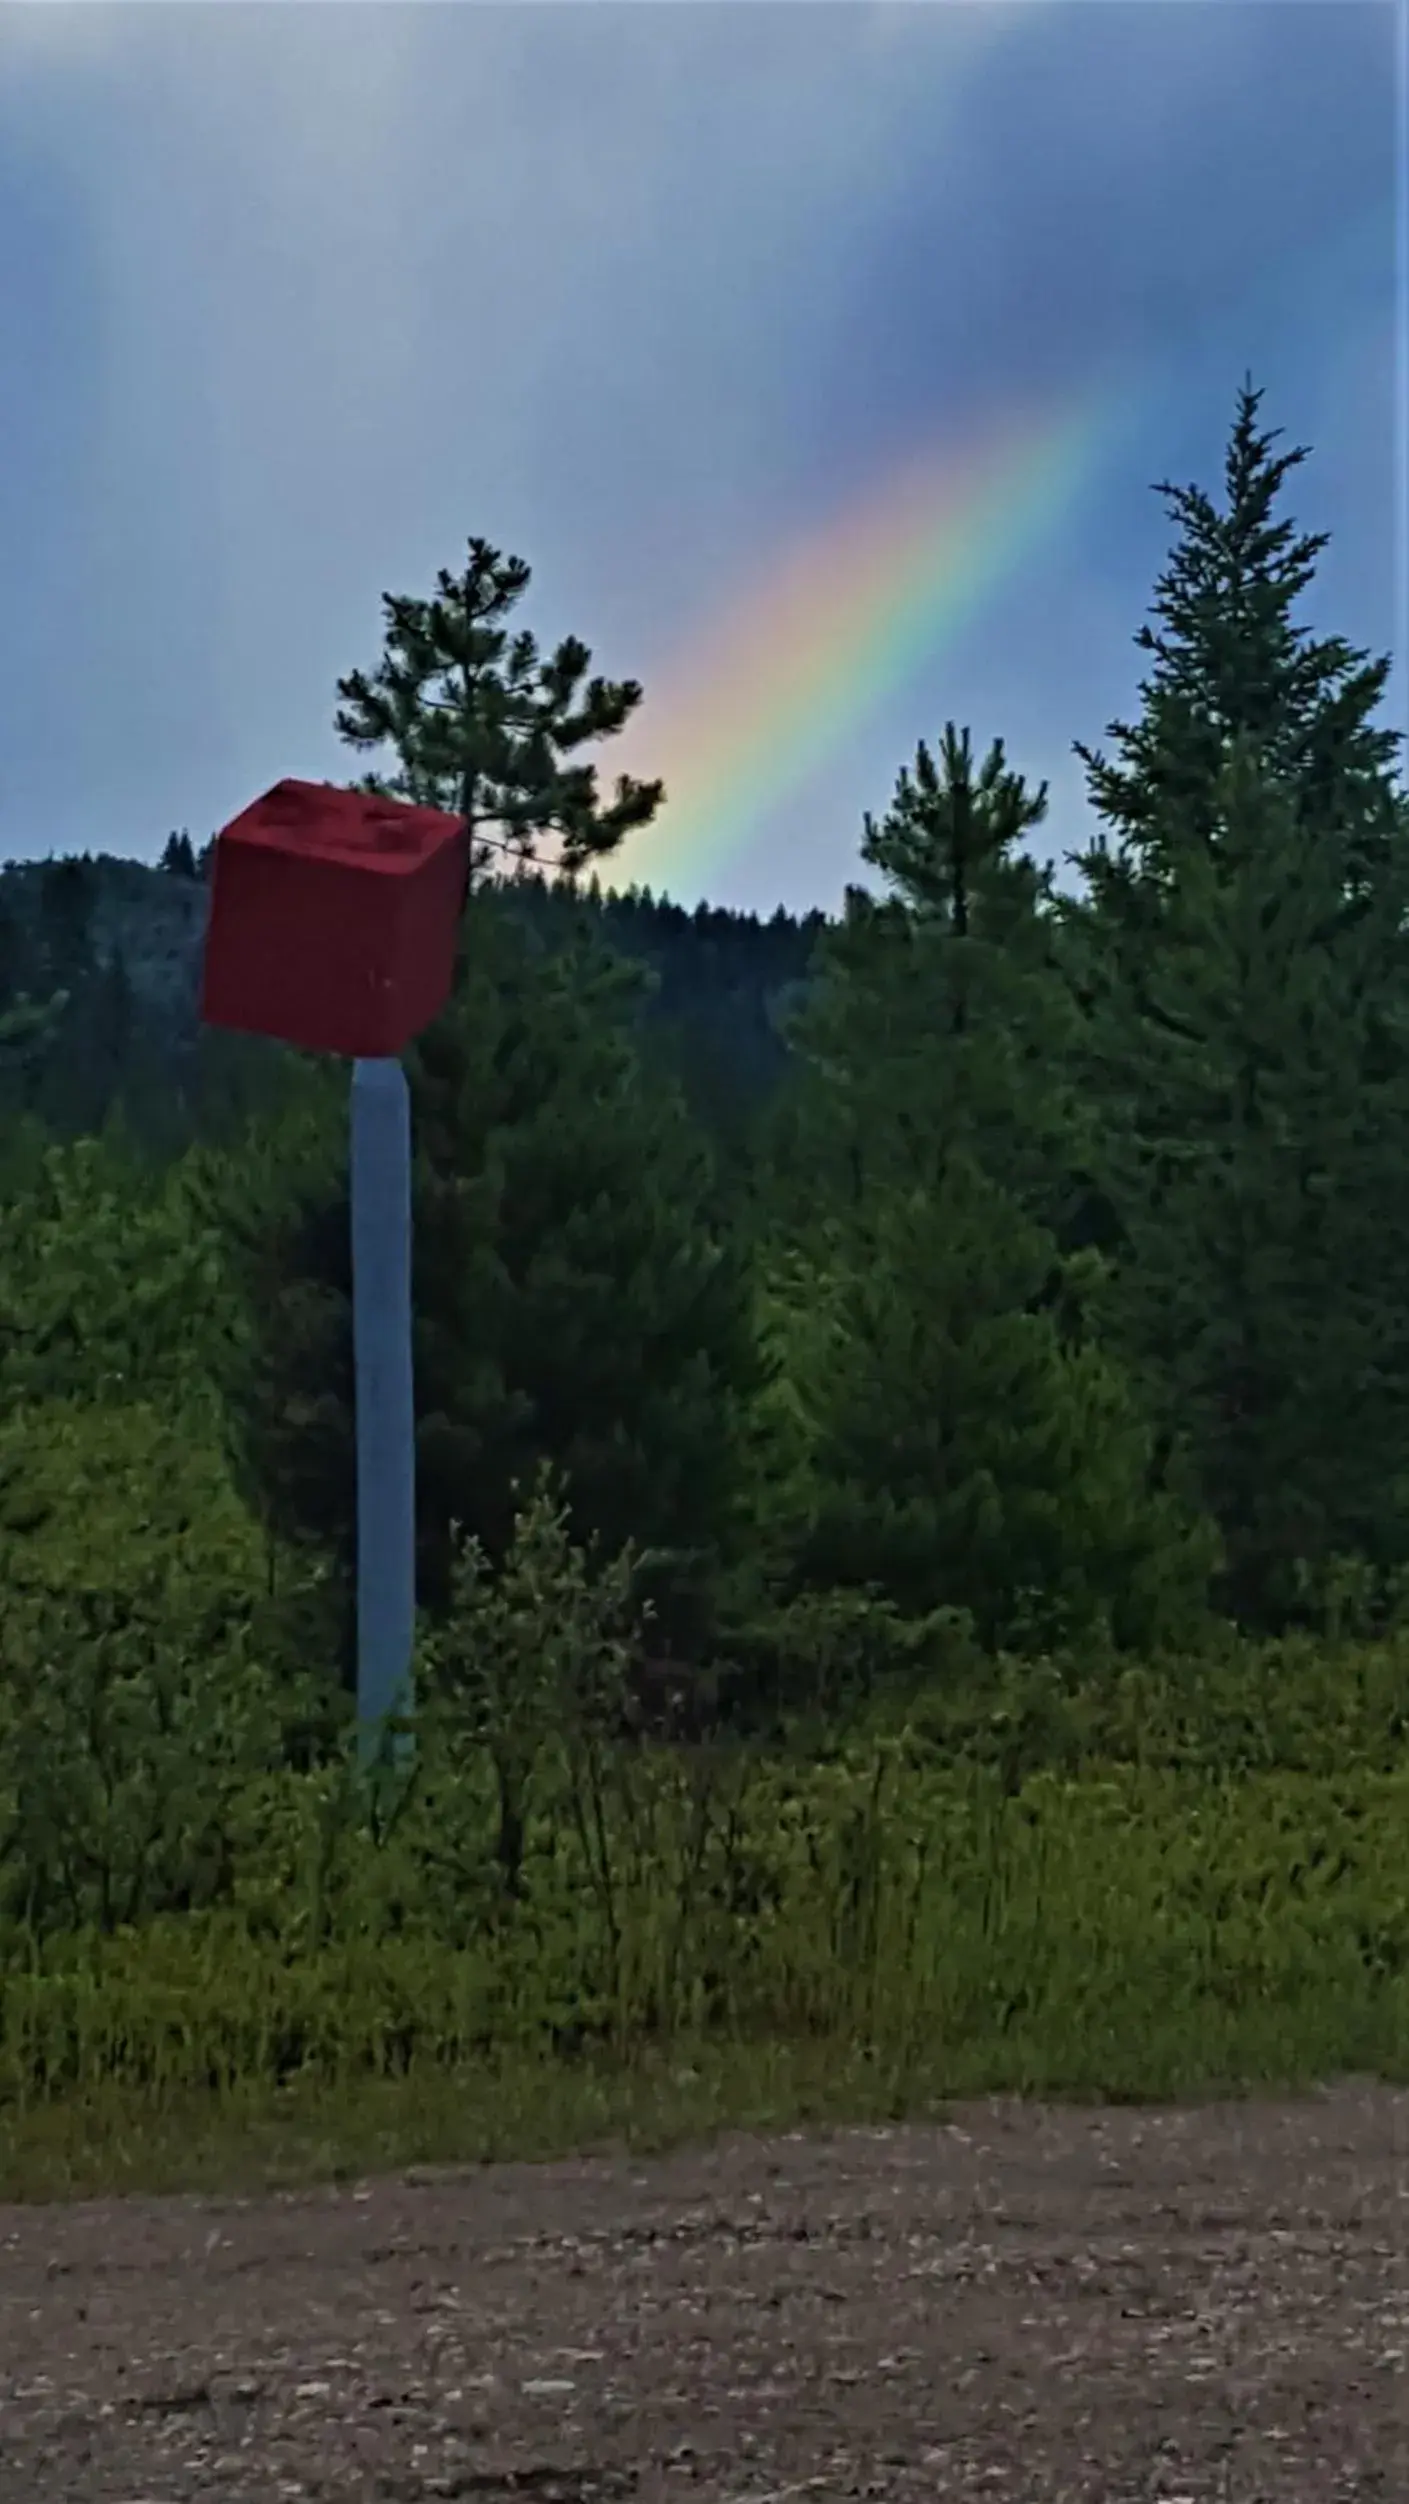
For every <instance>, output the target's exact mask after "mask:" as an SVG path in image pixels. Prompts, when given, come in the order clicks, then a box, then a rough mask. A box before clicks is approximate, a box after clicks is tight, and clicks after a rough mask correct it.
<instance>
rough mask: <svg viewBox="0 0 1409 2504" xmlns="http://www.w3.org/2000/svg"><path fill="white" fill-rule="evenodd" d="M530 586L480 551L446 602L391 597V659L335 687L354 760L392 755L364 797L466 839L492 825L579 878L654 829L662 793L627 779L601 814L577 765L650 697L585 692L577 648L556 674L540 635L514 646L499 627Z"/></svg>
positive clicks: (583, 653)
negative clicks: (583, 751) (380, 799)
mask: <svg viewBox="0 0 1409 2504" xmlns="http://www.w3.org/2000/svg"><path fill="white" fill-rule="evenodd" d="M530 579H531V576H530V571H529V568H528V566H527V565H525V564H524V562H523V560H522V559H521V558H520V557H512V556H511V557H504V556H501V555H500V553H499V551H498V549H497V548H491V547H490V546H489V544H488V542H487V541H486V540H484V539H472V540H471V541H470V543H469V553H468V558H467V562H466V566H465V571H464V573H463V574H461V575H459V576H456V575H453V574H450V573H448V572H446V571H445V570H443V569H442V571H441V572H440V573H439V574H438V575H437V577H436V580H437V586H438V591H439V597H438V598H437V599H432V600H413V599H406V598H401V597H397V596H395V595H392V594H388V595H387V596H386V597H385V598H384V599H383V602H382V607H383V609H384V611H385V614H386V648H385V651H384V653H383V656H382V659H381V660H380V662H379V663H378V664H377V667H376V669H375V670H374V671H373V672H372V674H371V675H370V677H369V676H368V675H367V674H366V673H365V672H364V671H362V670H353V671H351V672H350V674H349V675H348V676H347V677H346V678H340V679H339V681H338V694H339V696H340V697H341V698H342V703H341V706H340V709H339V711H338V714H337V728H338V731H339V733H340V734H341V736H342V737H343V738H344V739H345V740H347V741H348V743H349V745H351V746H352V747H356V748H363V749H378V748H387V747H390V748H391V749H393V750H394V752H395V755H396V759H397V764H396V770H395V771H394V773H393V774H392V775H391V776H390V778H389V779H388V778H383V777H380V776H378V775H375V774H374V775H371V776H369V777H368V778H367V780H366V782H365V783H364V785H363V788H364V789H366V790H369V791H382V792H387V793H390V794H391V795H392V796H393V797H395V798H398V799H405V800H414V801H416V802H418V803H419V804H420V805H421V806H423V807H429V808H440V809H448V810H450V811H452V812H454V813H456V814H458V815H459V816H461V817H463V818H465V819H466V820H467V821H468V823H469V825H470V827H471V830H473V829H474V828H475V827H477V826H480V825H484V824H487V823H493V824H494V825H496V826H497V827H498V828H499V830H500V831H499V835H498V836H497V838H495V840H496V841H497V842H498V843H500V844H501V845H503V846H504V847H505V848H506V849H507V850H509V851H510V852H511V853H512V854H513V855H514V856H515V857H516V858H517V859H518V860H520V861H521V862H525V863H526V862H528V861H530V860H532V859H533V858H535V857H536V847H537V845H538V844H539V843H540V842H541V840H542V839H543V837H544V836H546V835H549V834H554V835H556V836H557V837H558V838H559V851H558V864H559V866H560V867H561V868H563V869H564V870H567V871H569V872H571V871H575V870H577V869H580V868H581V867H582V866H583V865H584V863H585V862H587V861H589V860H593V859H595V858H596V857H597V856H599V855H601V854H605V853H609V852H611V851H613V850H614V849H615V848H616V846H617V845H618V844H619V843H620V842H621V840H622V838H623V836H625V835H627V834H629V833H631V832H632V831H633V830H634V829H635V828H636V827H638V826H645V825H648V824H649V823H650V820H651V819H652V817H653V816H654V815H655V812H656V810H657V808H658V807H659V805H660V802H661V799H662V797H663V785H661V784H660V783H658V782H657V783H639V782H634V781H633V780H632V779H631V777H630V776H629V775H625V774H623V775H620V776H618V778H617V786H616V796H615V798H614V799H613V800H612V801H610V802H608V803H606V804H603V803H602V802H601V801H600V800H599V798H598V793H597V769H596V767H595V766H594V765H578V764H574V763H573V762H571V759H572V757H573V755H574V752H575V751H576V750H577V749H578V748H581V747H583V746H585V745H587V744H588V742H590V741H592V740H596V739H604V738H609V737H610V736H611V735H612V734H613V733H614V732H616V731H618V730H620V729H621V728H622V726H623V724H624V723H625V722H626V721H627V720H628V719H629V717H630V715H631V714H632V713H633V712H634V711H635V709H636V706H637V705H638V704H639V702H640V700H641V690H640V688H639V686H638V685H637V684H636V682H635V680H634V679H624V680H622V681H621V682H620V684H616V683H613V682H612V681H609V680H607V679H603V678H593V679H590V680H589V681H588V683H587V685H586V686H585V687H584V686H583V684H582V681H583V679H584V678H585V677H586V674H587V670H588V667H589V665H590V663H591V658H592V656H591V654H590V652H589V651H588V649H587V646H586V645H585V644H583V643H579V642H578V641H577V639H576V638H575V637H574V636H568V637H567V638H566V639H565V640H564V641H563V642H562V643H560V644H559V646H558V648H557V650H556V652H555V653H554V654H553V656H552V658H551V660H543V659H541V658H540V656H539V651H538V645H537V643H536V641H535V640H534V637H533V636H532V635H531V634H528V633H527V632H522V631H521V632H520V633H518V634H516V635H514V636H513V638H512V640H511V639H510V634H509V629H508V627H507V625H506V624H505V623H504V621H505V620H506V619H507V617H508V615H509V612H510V610H511V609H513V608H514V607H515V606H516V604H517V603H518V601H519V600H520V599H521V598H522V596H523V594H524V592H525V591H526V590H527V589H528V585H529V581H530ZM483 856H484V847H483V845H481V846H480V847H479V853H478V860H479V861H480V862H482V859H483Z"/></svg>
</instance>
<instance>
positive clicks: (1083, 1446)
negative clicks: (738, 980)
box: [771, 727, 1208, 1642]
mask: <svg viewBox="0 0 1409 2504" xmlns="http://www.w3.org/2000/svg"><path fill="white" fill-rule="evenodd" d="M1045 805H1046V795H1045V791H1039V792H1036V793H1029V792H1028V791H1027V790H1026V788H1025V786H1024V784H1023V781H1022V779H1021V777H1020V776H1018V775H1016V774H1014V773H1012V772H1010V771H1009V770H1008V768H1007V767H1006V765H1005V763H1004V758H1003V751H1002V748H1001V745H999V744H997V743H995V745H994V746H993V748H992V749H991V750H990V751H989V754H988V757H987V759H986V760H985V762H984V764H983V766H982V768H981V769H980V770H979V771H978V773H977V775H976V774H975V771H974V762H973V756H972V751H971V748H970V743H969V739H968V735H967V733H966V734H965V735H964V736H963V738H962V739H961V738H959V737H957V736H956V734H955V732H954V731H953V729H952V727H951V728H949V729H947V730H946V732H945V736H944V743H943V747H942V750H941V756H940V761H939V764H938V765H936V764H935V762H934V760H933V759H932V758H931V756H930V755H929V752H928V751H927V750H926V749H925V748H924V747H923V746H922V747H921V748H920V750H919V752H918V756H917V760H916V767H915V771H914V774H913V775H911V774H910V773H908V772H903V773H902V774H901V776H900V779H899V784H898V787H897V792H896V798H895V803H894V806H893V808H892V810H891V811H890V813H889V815H888V816H887V818H886V819H885V821H884V823H883V824H882V825H881V826H879V827H878V826H876V825H875V824H874V822H873V821H872V820H870V819H869V818H868V820H867V821H866V829H865V840H864V844H863V857H864V858H865V860H866V861H867V863H868V865H870V866H872V867H875V868H877V869H879V870H880V871H881V872H882V874H883V876H884V878H885V880H886V883H887V888H888V892H887V893H886V894H884V895H883V896H881V897H880V898H877V897H874V896H870V895H867V894H865V893H864V892H863V891H861V890H859V889H853V890H851V892H850V893H849V894H848V898H847V906H846V913H845V918H844V921H843V923H842V925H841V927H840V929H839V930H838V931H837V932H836V933H835V934H833V935H828V936H827V937H826V938H824V940H823V941H822V943H821V946H820V949H819V952H818V958H817V964H816V980H815V985H814V988H813V991H812V994H811V996H810V998H809V1000H808V1002H807V1003H806V1005H805V1006H804V1008H803V1010H802V1011H801V1013H800V1015H799V1016H798V1018H797V1020H796V1022H795V1025H794V1028H793V1033H794V1040H795V1042H796V1045H797V1048H798V1050H799V1053H800V1055H801V1058H802V1062H803V1066H804V1076H803V1078H802V1080H801V1082H800V1085H799V1088H798V1090H797V1095H798V1106H797V1113H796V1126H795V1135H796V1138H797V1141H798V1153H797V1156H796V1172H795V1175H794V1180H793V1186H792V1190H791V1193H790V1195H789V1198H788V1200H787V1202H786V1203H785V1207H786V1211H787V1214H786V1219H785V1222H784V1224H783V1226H782V1227H781V1228H780V1230H779V1237H778V1239H777V1240H776V1241H775V1247H774V1261H773V1267H772V1275H771V1288H772V1311H773V1316H774V1326H773V1343H774V1346H775V1348H776V1349H777V1351H778V1353H779V1355H780V1357H781V1360H782V1363H783V1367H784V1370H785V1372H786V1374H787V1377H788V1381H789V1396H790V1398H791V1400H792V1403H793V1408H794V1415H795V1418H796V1416H797V1415H798V1414H799V1413H800V1414H801V1415H802V1417H803V1418H804V1420H805V1425H806V1435H805V1440H806V1442H807V1444H808V1446H809V1458H808V1462H807V1465H806V1467H805V1468H804V1470H803V1473H802V1480H801V1484H800V1485H799V1486H797V1487H795V1488H794V1491H793V1498H794V1503H793V1511H794V1519H793V1523H792V1530H791V1535H792V1540H793V1545H794V1554H795V1565H796V1570H797V1572H798V1573H799V1574H800V1575H801V1576H802V1578H803V1579H804V1580H805V1581H809V1582H816V1581H819V1580H821V1581H826V1580H834V1581H836V1582H838V1583H848V1584H851V1585H861V1586H865V1585H868V1584H869V1585H872V1586H874V1587H876V1588H878V1589H879V1590H881V1591H882V1592H883V1593H884V1594H885V1596H886V1597H888V1598H890V1599H891V1600H892V1601H894V1602H895V1603H897V1604H898V1605H900V1606H902V1607H904V1608H906V1609H907V1610H910V1611H916V1612H919V1611H924V1610H929V1609H933V1608H935V1607H937V1606H944V1605H948V1606H954V1607H962V1608H967V1609H968V1610H969V1611H970V1612H971V1613H972V1615H973V1617H974V1620H975V1622H976V1624H977V1626H978V1628H979V1630H980V1632H981V1634H982V1635H983V1636H984V1638H985V1639H987V1640H989V1641H995V1642H996V1641H1012V1642H1016V1641H1019V1640H1027V1639H1028V1638H1030V1637H1033V1636H1039V1637H1041V1638H1042V1639H1046V1640H1051V1639H1054V1638H1056V1637H1058V1636H1071V1635H1075V1634H1076V1633H1078V1632H1080V1631H1084V1630H1087V1629H1090V1628H1091V1627H1093V1626H1095V1625H1097V1624H1100V1623H1105V1624H1106V1625H1108V1626H1109V1627H1110V1628H1111V1629H1112V1631H1113V1632H1115V1633H1116V1634H1117V1636H1118V1637H1120V1638H1121V1639H1137V1638H1138V1639H1145V1640H1149V1639H1153V1637H1154V1636H1155V1635H1156V1634H1157V1633H1159V1632H1160V1631H1163V1630H1166V1629H1167V1628H1168V1626H1169V1625H1170V1624H1171V1623H1172V1614H1171V1612H1172V1613H1173V1614H1174V1615H1177V1614H1179V1613H1180V1612H1183V1611H1186V1610H1187V1609H1188V1608H1190V1607H1191V1606H1195V1605H1196V1604H1197V1601H1198V1597H1199V1591H1200V1584H1201V1580H1202V1578H1203V1576H1204V1574H1205V1573H1206V1569H1207V1555H1208V1551H1207V1545H1206V1542H1204V1541H1202V1539H1201V1535H1200V1534H1199V1533H1198V1532H1197V1531H1196V1530H1194V1529H1193V1528H1192V1527H1191V1525H1190V1523H1189V1522H1188V1521H1187V1519H1185V1518H1184V1517H1183V1515H1182V1514H1181V1513H1180V1512H1179V1510H1178V1508H1177V1507H1176V1506H1175V1505H1174V1504H1173V1502H1172V1501H1171V1500H1170V1499H1168V1498H1167V1497H1165V1496H1164V1495H1163V1494H1161V1493H1160V1492H1159V1491H1158V1490H1157V1489H1156V1488H1154V1487H1153V1485H1152V1483H1151V1474H1150V1459H1151V1454H1150V1436H1149V1433H1148V1430H1147V1428H1146V1425H1145V1423H1144V1421H1143V1419H1142V1418H1141V1416H1140V1414H1139V1411H1138V1408H1137V1407H1136V1405H1135V1403H1134V1402H1133V1401H1132V1399H1131V1397H1130V1394H1129V1391H1128V1389H1127V1386H1126V1384H1125V1383H1124V1381H1123V1380H1122V1379H1121V1377H1120V1375H1119V1373H1118V1371H1117V1370H1116V1369H1115V1368H1114V1367H1113V1366H1112V1365H1111V1364H1110V1362H1109V1361H1108V1360H1107V1359H1106V1358H1105V1356H1104V1355H1103V1354H1102V1352H1101V1351H1100V1349H1099V1347H1098V1346H1097V1345H1096V1344H1095V1341H1094V1339H1093V1336H1092V1329H1091V1307H1092V1304H1093V1302H1094V1301H1098V1299H1099V1289H1100V1273H1099V1264H1098V1263H1097V1262H1096V1261H1095V1260H1094V1258H1091V1257H1089V1256H1088V1257H1087V1258H1085V1259H1083V1260H1068V1259H1065V1258H1064V1257H1063V1255H1062V1254H1061V1252H1060V1250H1059V1247H1058V1243H1057V1239H1056V1236H1055V1233H1054V1231H1053V1218H1054V1215H1055V1212H1056V1210H1057V1209H1058V1207H1059V1205H1060V1202H1061V1198H1062V1187H1063V1183H1064V1178H1065V1175H1066V1173H1067V1172H1068V1171H1070V1170H1071V1166H1072V1162H1073V1158H1074V1153H1075V1150H1074V1140H1075V1136H1076V1130H1077V1125H1078V1119H1079V1115H1078V1108H1077V1106H1076V1104H1075V1101H1074V1098H1073V1094H1072V1089H1071V1084H1070V1076H1069V1069H1068V1046H1069V1042H1070V1038H1071V1035H1072V1032H1073V1017H1072V1010H1071V1005H1070V1000H1069V997H1068V994H1067V991H1066V986H1065V984H1064V982H1063V979H1062V976H1061V974H1060V971H1059V969H1058V966H1057V964H1056V961H1055V955H1054V926H1053V922H1052V916H1051V913H1050V910H1049V902H1050V898H1049V881H1048V878H1047V876H1046V874H1045V873H1044V872H1043V871H1042V870H1041V869H1040V868H1039V867H1038V866H1037V865H1036V864H1035V863H1034V862H1033V861H1032V860H1031V858H1030V856H1028V855H1027V854H1026V853H1025V852H1023V851H1021V850H1020V849H1019V848H1018V847H1019V845H1020V842H1021V839H1022V837H1023V836H1024V835H1026V834H1027V833H1028V832H1029V831H1031V830H1032V829H1033V828H1035V827H1036V826H1037V825H1039V824H1040V823H1041V821H1042V817H1043V814H1044V811H1045ZM809 1177H810V1189H809V1182H808V1178H809ZM790 1324H791V1327H789V1325H790Z"/></svg>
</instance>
